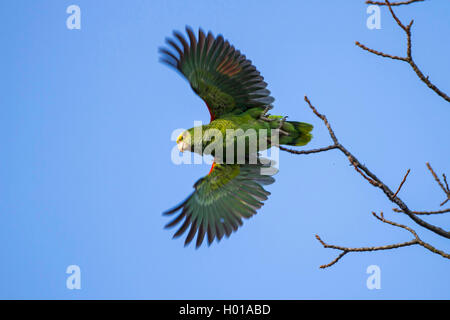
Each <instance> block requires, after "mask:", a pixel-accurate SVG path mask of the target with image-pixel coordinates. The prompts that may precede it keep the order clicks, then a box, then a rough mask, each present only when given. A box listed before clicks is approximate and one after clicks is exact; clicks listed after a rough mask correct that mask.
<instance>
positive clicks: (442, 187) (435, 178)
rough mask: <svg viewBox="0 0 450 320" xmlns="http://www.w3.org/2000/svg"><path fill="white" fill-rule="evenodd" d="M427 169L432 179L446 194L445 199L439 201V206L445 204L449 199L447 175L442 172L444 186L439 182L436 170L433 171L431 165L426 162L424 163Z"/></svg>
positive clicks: (449, 191)
mask: <svg viewBox="0 0 450 320" xmlns="http://www.w3.org/2000/svg"><path fill="white" fill-rule="evenodd" d="M426 165H427V167H428V170H430V172H431V174H432V175H433V177H434V180H435V181H436V182H437V183H438V185H439V186H440V187H441V189H442V191H444V193H445V195H446V196H447V199H446V200H444V202H442V203H441V207H442V206H443V205H444V204H446V203H447V202H448V201H449V200H450V189H449V188H448V183H447V177H446V176H445V174H443V175H442V176H443V177H444V183H445V187H444V185H443V184H442V182H441V179H439V177H438V175H437V174H436V172H434V170H433V168H432V167H431V165H430V163H429V162H427V163H426Z"/></svg>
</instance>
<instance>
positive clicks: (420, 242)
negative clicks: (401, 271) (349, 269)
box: [316, 212, 450, 269]
mask: <svg viewBox="0 0 450 320" xmlns="http://www.w3.org/2000/svg"><path fill="white" fill-rule="evenodd" d="M372 214H373V216H374V217H375V218H377V219H378V220H380V221H381V222H383V223H387V224H390V225H392V226H395V227H399V228H402V229H405V230H407V231H409V232H410V233H411V234H412V235H413V239H412V240H410V241H407V242H401V243H395V244H389V245H384V246H377V247H361V248H351V247H343V246H336V245H330V244H327V243H325V242H324V241H323V240H322V239H321V238H320V237H319V236H318V235H316V239H317V240H318V241H319V242H320V243H321V244H322V246H323V247H324V248H329V249H335V250H340V251H342V252H341V253H340V254H339V255H338V256H337V257H336V258H335V259H334V260H333V261H331V262H330V263H328V264H324V265H321V266H320V268H322V269H325V268H328V267H331V266H332V265H334V264H335V263H336V262H338V261H339V260H340V259H341V258H342V257H344V255H346V254H347V253H349V252H370V251H380V250H391V249H398V248H402V247H408V246H412V245H420V246H422V247H424V248H426V249H427V250H429V251H431V252H433V253H435V254H438V255H440V256H442V257H444V258H447V259H450V255H449V254H448V253H445V252H444V251H442V250H439V249H436V248H435V247H433V246H432V245H430V244H429V243H427V242H424V241H423V240H422V239H420V238H419V236H418V235H417V233H416V232H415V231H414V230H413V229H411V228H410V227H407V226H405V225H403V224H399V223H396V222H393V221H389V220H387V219H385V218H384V216H383V212H381V214H380V216H378V215H377V214H376V213H375V212H372Z"/></svg>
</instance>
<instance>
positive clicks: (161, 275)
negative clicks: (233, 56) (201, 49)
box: [0, 0, 450, 299]
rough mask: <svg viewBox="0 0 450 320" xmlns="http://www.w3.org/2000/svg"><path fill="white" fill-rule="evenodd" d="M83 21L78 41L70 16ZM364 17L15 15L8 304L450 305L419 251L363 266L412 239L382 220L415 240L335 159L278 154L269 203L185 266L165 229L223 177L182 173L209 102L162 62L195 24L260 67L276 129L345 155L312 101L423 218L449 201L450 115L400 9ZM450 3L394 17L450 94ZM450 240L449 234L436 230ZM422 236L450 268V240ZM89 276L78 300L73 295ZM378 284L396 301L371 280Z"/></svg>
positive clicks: (10, 15) (173, 7)
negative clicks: (369, 23)
mask: <svg viewBox="0 0 450 320" xmlns="http://www.w3.org/2000/svg"><path fill="white" fill-rule="evenodd" d="M71 4H76V5H78V6H79V7H80V8H81V30H68V29H67V28H66V19H67V17H68V14H67V13H66V8H67V7H68V6H69V5H71ZM366 7H367V5H365V4H364V1H362V0H361V1H358V0H352V1H331V0H328V1H283V2H281V3H280V1H250V0H249V1H234V0H231V1H230V0H227V1H206V0H205V1H200V0H196V1H174V0H169V1H162V0H161V1H144V0H140V1H138V0H130V1H111V0H108V1H106V0H96V1H85V0H77V1H62V0H61V1H50V0H48V1H44V0H40V1H23V0H21V1H2V2H1V4H0V21H1V26H2V27H1V28H0V34H1V37H0V38H1V39H2V50H1V53H0V55H1V58H2V59H1V60H2V61H3V63H2V77H0V81H1V83H0V84H1V87H2V94H1V95H0V106H1V107H0V164H1V165H0V240H1V243H2V246H1V248H0V259H1V261H2V263H1V264H0V283H1V285H0V298H27V299H30V298H33V299H36V298H38V299H42V298H44V299H46V298H49V299H81V298H84V299H96V298H104V299H109V298H121V299H131V298H140V299H141V298H142V299H228V298H230V299H350V298H357V299H393V298H401V299H419V298H424V299H430V298H437V299H442V298H446V299H448V298H450V292H449V287H450V277H449V275H448V271H449V266H450V265H449V261H448V260H444V259H443V258H442V257H440V256H437V255H435V254H432V253H430V252H428V251H425V250H424V249H423V248H421V247H418V246H413V247H409V248H402V249H398V250H395V251H387V252H376V253H362V254H348V255H347V256H346V257H345V258H344V259H343V260H342V261H340V262H339V263H338V264H336V265H335V266H333V267H332V268H329V269H327V270H320V269H319V268H318V266H319V265H321V264H324V263H327V262H329V261H331V260H332V259H334V258H335V256H336V254H337V253H338V252H335V251H333V250H330V249H323V248H322V247H321V245H320V244H319V243H318V242H317V241H316V240H315V238H314V235H315V234H316V233H317V234H319V235H321V236H322V238H323V239H324V240H326V241H327V242H329V243H334V244H339V245H348V246H353V247H356V246H366V245H382V244H389V243H395V242H403V241H407V240H409V239H410V235H409V234H408V233H407V232H406V231H404V230H400V229H397V228H395V227H392V226H388V225H384V224H381V223H379V222H378V221H376V220H375V219H374V218H373V217H372V215H371V214H370V212H371V211H374V210H376V211H380V210H383V211H384V212H385V214H386V216H387V217H388V218H390V219H393V220H395V221H397V222H400V223H405V224H408V225H409V226H411V227H413V228H415V229H416V230H419V229H418V228H416V225H415V224H414V223H412V222H411V221H410V220H408V219H407V218H406V217H405V216H403V215H401V214H398V213H393V212H391V210H390V209H391V208H392V207H393V206H392V204H391V203H390V202H389V201H388V200H387V199H386V198H385V197H384V195H383V194H382V193H381V192H380V191H379V190H376V189H374V188H373V187H372V186H370V185H369V184H368V183H367V182H366V181H364V180H363V179H362V178H361V177H360V176H359V175H358V174H357V173H356V172H355V171H354V169H353V168H351V167H350V166H349V165H348V161H347V159H345V157H344V156H343V155H342V154H340V153H338V152H335V151H331V152H328V153H323V154H317V155H310V156H303V157H299V156H293V155H290V154H285V153H282V154H281V158H280V172H279V173H278V174H277V175H276V180H277V181H276V183H275V184H273V185H271V186H269V187H268V188H267V189H268V190H269V191H270V192H271V193H272V195H271V197H270V199H269V201H267V203H266V205H265V206H264V207H263V208H262V210H260V211H259V213H258V215H256V216H255V217H253V218H252V219H251V220H248V221H245V224H244V226H243V227H242V228H241V229H240V230H239V231H238V232H237V233H235V234H233V235H232V236H231V237H230V238H229V239H226V240H224V241H222V242H220V243H219V244H217V243H214V244H213V245H212V246H211V247H209V248H208V247H202V248H200V249H199V250H195V249H194V248H193V247H188V248H184V247H183V243H182V240H181V239H179V240H172V239H171V236H172V231H167V230H164V229H163V228H162V227H163V226H164V224H165V223H167V221H168V219H167V218H166V217H163V216H162V215H161V212H163V211H164V210H166V209H168V208H170V207H172V206H173V205H175V204H177V203H178V202H179V201H181V200H183V199H184V198H185V197H186V196H187V195H188V194H189V193H190V192H191V191H192V185H193V183H194V182H195V181H196V180H197V179H198V178H199V177H201V176H202V175H204V174H206V173H207V172H208V170H209V168H208V166H207V165H191V166H187V165H182V166H176V165H174V164H173V163H172V162H171V158H170V153H171V150H172V148H173V146H174V142H173V141H171V140H170V135H171V133H172V131H173V130H174V129H176V128H188V127H191V126H192V125H193V121H194V120H202V121H204V122H207V121H208V119H209V114H208V111H207V109H206V107H205V106H204V104H203V102H202V101H201V100H200V99H199V98H198V97H197V96H195V94H194V93H193V92H192V91H191V89H190V88H189V86H188V85H187V83H186V82H185V81H184V80H183V79H182V78H181V77H180V76H179V75H178V74H176V73H175V72H173V71H172V70H170V69H169V68H167V67H166V66H164V65H162V64H160V63H158V54H157V48H158V47H159V46H160V45H162V44H163V43H164V38H165V37H166V36H169V35H170V34H171V32H172V30H174V29H178V30H180V29H183V28H184V26H185V25H186V24H188V25H191V26H192V27H194V28H198V27H199V26H201V27H202V28H203V29H204V30H211V31H213V32H214V33H215V34H218V33H222V34H223V35H224V36H225V37H226V38H227V39H229V40H230V42H232V43H233V44H234V45H235V46H236V47H237V48H238V49H240V50H241V51H242V52H244V53H245V54H246V55H247V56H248V57H249V58H250V59H251V60H252V61H253V62H254V64H255V65H256V66H257V67H258V69H259V70H260V71H261V73H262V74H263V75H264V77H265V79H266V81H267V82H268V83H269V89H270V90H271V91H272V94H273V96H274V97H275V98H276V101H275V109H274V112H275V113H278V114H283V115H289V117H290V119H292V120H294V119H295V120H300V121H305V122H310V123H312V124H314V125H315V129H314V131H313V134H314V139H313V140H312V142H311V143H310V145H309V146H308V148H309V147H311V148H314V147H321V146H325V145H328V144H330V141H329V137H328V134H327V131H326V130H325V128H324V127H323V126H322V123H320V122H319V121H318V119H317V118H315V116H314V115H313V114H312V113H311V112H310V110H309V109H308V108H307V107H306V105H305V103H304V101H303V96H304V95H305V94H307V95H308V96H309V98H310V99H311V101H312V102H313V104H314V105H316V106H317V108H318V109H319V110H320V111H321V112H323V113H325V114H326V115H327V116H328V119H329V120H330V121H331V123H332V125H333V127H334V129H335V131H336V134H337V135H338V137H339V138H340V140H341V142H342V143H343V144H344V145H345V146H347V147H348V148H349V149H350V150H351V151H352V152H353V153H354V154H355V155H356V156H357V157H358V158H359V159H360V160H361V162H363V163H365V164H366V165H367V166H368V167H369V168H371V169H372V170H373V171H374V172H375V173H376V174H377V175H378V176H379V177H380V178H381V179H382V180H383V181H384V182H386V183H387V184H388V185H390V186H391V188H392V189H395V188H396V187H397V185H398V184H399V182H400V181H401V179H402V177H403V175H404V173H405V172H406V170H407V169H408V168H410V169H411V170H412V172H411V174H410V176H409V178H408V181H407V183H406V184H405V186H404V188H403V189H402V191H401V193H400V197H401V198H402V199H403V200H404V201H405V202H406V203H408V205H409V206H410V207H411V208H413V209H416V210H424V209H430V210H431V209H437V208H438V206H439V203H441V202H442V201H443V199H444V195H443V193H442V192H441V191H440V190H439V188H438V187H437V185H436V184H435V182H434V181H433V179H432V177H431V176H430V175H429V173H428V172H427V169H426V166H425V162H427V161H429V162H431V164H432V165H433V167H434V168H435V170H436V171H438V172H445V171H447V173H448V174H450V172H449V170H450V166H449V161H448V159H449V158H450V149H449V148H448V137H449V128H448V119H449V118H450V108H449V105H448V103H447V102H445V101H444V100H443V99H441V98H440V97H438V96H437V95H436V94H435V93H434V92H432V91H431V90H430V89H428V88H427V87H426V86H425V85H424V84H423V83H422V82H420V81H419V79H418V78H417V77H416V76H415V75H414V73H413V71H412V70H411V69H410V68H409V66H408V65H407V64H405V63H401V62H398V61H397V62H395V61H391V60H386V59H382V58H380V57H376V56H373V55H371V54H368V53H366V52H363V51H362V50H361V49H359V48H357V47H356V46H355V45H354V42H355V41H356V40H358V41H361V42H362V43H364V44H366V45H367V46H370V47H373V48H377V49H379V50H384V51H386V52H389V53H392V54H398V55H402V54H404V50H405V39H404V34H403V33H402V31H401V30H400V29H399V28H398V26H397V25H395V23H394V22H393V21H392V19H391V17H390V16H389V15H388V13H387V11H386V10H385V9H382V11H381V26H382V29H381V30H369V29H368V28H367V27H366V19H367V17H368V15H367V13H366ZM449 9H450V3H449V2H447V1H427V2H425V3H419V4H416V5H412V6H409V7H399V8H397V9H396V12H397V13H398V15H399V17H400V18H401V19H402V20H403V21H404V22H408V21H409V19H410V18H414V19H415V23H414V26H413V54H414V57H415V59H416V62H417V63H418V65H419V66H420V67H421V68H422V69H423V71H424V73H426V74H427V75H429V76H430V79H431V80H432V81H433V82H434V83H435V84H436V85H437V86H438V87H440V88H441V89H442V90H444V91H447V93H448V91H449V90H450V81H449V78H448V70H450V60H449V59H448V52H449V51H450V43H449V42H448V41H444V39H445V35H447V34H448V33H449V30H450V21H449V19H448V12H449ZM425 219H426V220H427V221H429V222H430V223H435V224H438V225H440V226H442V227H443V228H444V229H445V228H448V226H449V223H450V218H449V216H433V217H426V218H425ZM420 236H421V237H422V238H423V239H424V240H426V241H429V242H430V243H432V244H433V245H435V246H436V247H438V248H440V249H443V250H446V251H447V252H448V251H449V250H450V246H449V242H448V240H443V239H441V238H439V237H437V236H435V235H434V234H431V233H430V232H426V231H421V230H420ZM69 265H78V266H80V268H81V273H82V278H81V279H82V280H81V283H82V288H81V290H68V289H67V288H66V278H67V276H68V275H67V274H66V273H65V271H66V268H67V266H69ZM370 265H377V266H379V267H380V269H381V289H380V290H369V289H368V288H367V287H366V279H367V277H368V276H369V275H368V274H366V269H367V267H368V266H370Z"/></svg>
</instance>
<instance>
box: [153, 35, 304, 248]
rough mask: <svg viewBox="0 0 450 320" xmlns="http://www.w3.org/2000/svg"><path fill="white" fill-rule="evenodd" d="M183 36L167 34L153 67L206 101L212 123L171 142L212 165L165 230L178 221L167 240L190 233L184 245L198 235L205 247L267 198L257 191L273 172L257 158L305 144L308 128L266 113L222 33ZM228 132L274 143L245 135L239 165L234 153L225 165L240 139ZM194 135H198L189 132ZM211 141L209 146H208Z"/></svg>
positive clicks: (264, 100) (260, 88)
mask: <svg viewBox="0 0 450 320" xmlns="http://www.w3.org/2000/svg"><path fill="white" fill-rule="evenodd" d="M186 32H187V35H188V38H189V42H188V41H187V40H186V39H185V37H184V36H183V35H182V34H181V33H180V32H177V31H174V32H173V34H174V37H175V39H172V38H167V39H166V42H167V44H168V45H169V46H170V49H168V48H160V49H159V51H160V53H161V59H160V61H161V62H163V63H165V64H167V65H169V66H171V67H173V68H174V69H175V70H177V71H178V72H180V73H181V75H183V76H184V77H185V78H186V79H187V80H188V81H189V83H190V85H191V88H192V89H193V91H194V92H195V93H196V94H197V95H198V96H200V98H202V99H203V101H204V102H205V103H206V106H207V107H208V110H209V113H210V116H211V121H210V123H209V124H206V125H203V126H201V127H195V128H191V129H189V130H186V131H184V132H183V133H182V134H181V135H180V136H179V137H178V139H177V141H176V143H177V146H178V149H179V150H180V151H181V152H185V151H190V152H196V153H199V154H202V155H204V154H209V155H212V156H213V157H214V162H213V164H212V167H211V170H210V172H209V173H208V174H207V175H206V176H205V177H203V178H201V179H199V180H198V181H197V182H196V183H195V184H194V191H193V192H192V194H191V195H189V196H188V197H187V199H186V200H184V201H183V202H182V203H181V204H179V205H178V206H176V207H175V208H173V209H171V210H168V211H166V212H164V215H175V218H174V219H173V220H172V221H171V222H169V223H168V224H167V225H166V227H167V228H170V227H173V226H175V225H177V224H179V223H181V226H180V227H179V229H178V230H177V231H176V232H175V234H174V238H176V237H179V236H181V235H182V234H183V233H184V232H185V231H186V230H187V229H188V228H189V232H188V234H187V237H186V240H185V246H186V245H188V244H189V243H190V242H191V241H192V240H193V239H194V237H195V235H197V240H196V248H198V247H199V246H201V244H202V243H203V240H204V238H205V235H206V236H207V240H208V245H210V244H211V243H212V242H213V241H214V239H217V241H220V240H221V239H222V238H223V237H224V236H226V237H229V236H230V235H231V233H232V232H234V231H236V230H237V229H238V227H239V226H241V225H242V224H243V223H242V219H243V218H245V219H248V218H250V217H252V216H253V215H254V214H256V211H257V210H258V209H259V208H261V207H262V206H263V201H265V200H267V197H268V196H269V195H270V193H269V192H268V191H266V190H265V189H264V187H263V186H264V185H269V184H272V183H273V182H274V181H275V179H274V178H273V177H272V176H271V175H273V172H274V171H273V170H272V171H271V172H272V174H267V173H266V172H264V171H263V169H270V168H271V164H270V163H268V162H267V159H263V158H260V157H259V152H260V151H262V150H264V149H268V148H270V147H272V146H278V145H289V146H303V145H306V144H307V143H308V142H309V141H310V140H311V138H312V135H311V130H312V128H313V127H312V125H310V124H308V123H304V122H297V121H286V117H282V116H273V115H269V114H268V113H267V112H268V111H269V110H270V109H272V108H273V106H272V103H273V102H274V98H273V97H271V96H270V91H269V90H267V89H266V87H267V83H266V82H264V78H263V77H262V76H261V75H260V73H259V71H258V70H257V69H256V68H255V67H254V66H253V65H252V62H251V61H250V60H248V59H247V58H246V57H245V55H243V54H241V53H240V51H239V50H236V49H235V48H234V46H232V45H230V43H229V42H228V41H227V40H224V38H223V36H222V35H218V36H217V37H214V36H213V34H212V33H211V32H208V34H207V35H206V34H205V33H204V32H203V31H202V30H201V29H200V30H199V32H198V38H197V37H196V36H195V34H194V32H193V31H192V29H191V28H190V27H186ZM230 129H234V130H235V131H236V130H237V131H239V130H242V132H248V131H249V130H254V131H252V132H254V133H255V134H256V138H259V137H260V135H261V134H260V132H264V129H265V130H270V131H271V132H273V131H274V130H276V132H277V134H278V135H277V137H278V143H275V142H273V140H272V139H271V137H273V136H272V135H271V134H270V135H269V137H267V139H266V142H267V143H266V144H265V145H264V144H263V145H262V146H261V145H260V144H256V145H253V144H254V143H253V144H252V143H250V139H249V138H248V136H245V137H244V141H245V143H244V145H245V146H244V149H243V150H244V151H243V152H244V155H243V157H244V160H245V161H244V162H243V163H242V162H239V161H236V159H237V158H236V157H237V154H238V153H239V152H233V155H232V156H231V157H230V159H229V158H226V157H225V156H224V155H226V150H227V147H230V145H231V144H232V147H233V148H234V149H233V150H234V151H236V147H235V146H236V145H237V143H236V142H237V139H238V138H239V135H236V134H233V135H231V134H230V132H233V131H231V130H230ZM261 129H263V130H261ZM196 130H198V131H199V132H202V133H205V134H200V135H199V134H196ZM211 132H212V133H214V134H211ZM213 143H215V148H211V146H212V144H213ZM221 150H222V152H219V151H221ZM219 153H220V155H219ZM241 153H242V152H241ZM241 156H242V154H241ZM252 156H255V157H254V158H253V159H254V161H251V160H250V159H251V157H252Z"/></svg>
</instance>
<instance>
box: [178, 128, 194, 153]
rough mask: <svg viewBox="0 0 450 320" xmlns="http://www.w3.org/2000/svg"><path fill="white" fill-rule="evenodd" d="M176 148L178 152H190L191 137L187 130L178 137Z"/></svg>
mask: <svg viewBox="0 0 450 320" xmlns="http://www.w3.org/2000/svg"><path fill="white" fill-rule="evenodd" d="M177 147H178V150H179V151H180V152H185V151H186V150H191V135H190V133H189V132H188V131H187V130H186V131H184V132H183V133H182V134H180V135H179V136H178V138H177Z"/></svg>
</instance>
